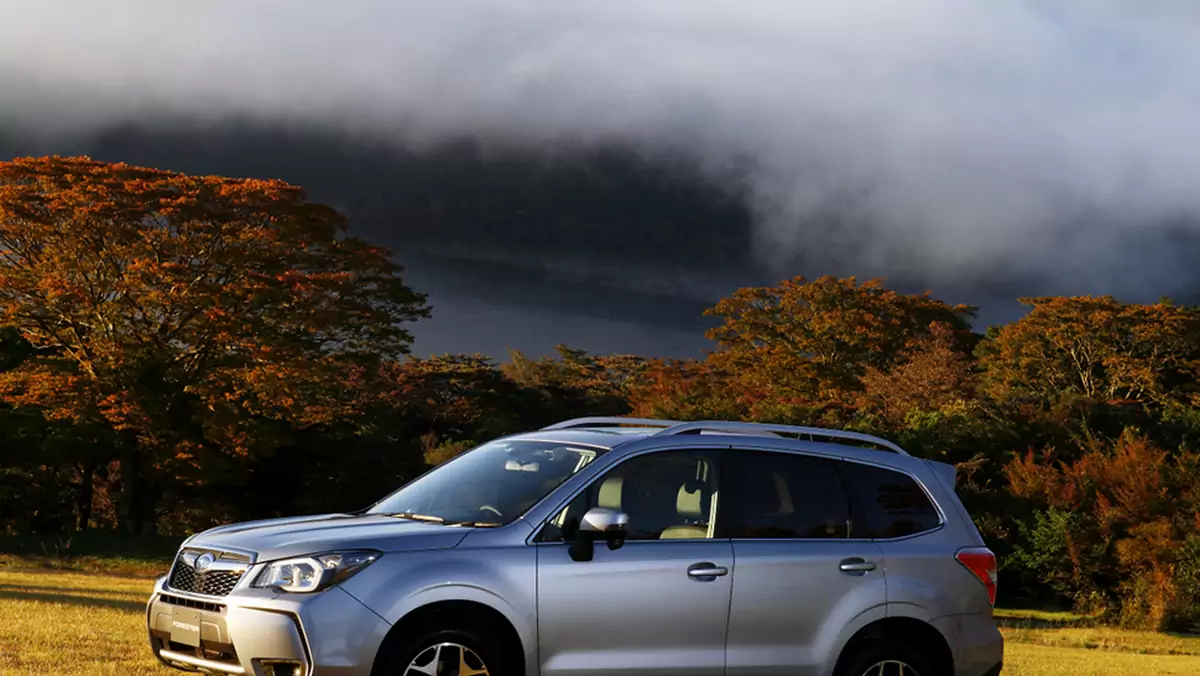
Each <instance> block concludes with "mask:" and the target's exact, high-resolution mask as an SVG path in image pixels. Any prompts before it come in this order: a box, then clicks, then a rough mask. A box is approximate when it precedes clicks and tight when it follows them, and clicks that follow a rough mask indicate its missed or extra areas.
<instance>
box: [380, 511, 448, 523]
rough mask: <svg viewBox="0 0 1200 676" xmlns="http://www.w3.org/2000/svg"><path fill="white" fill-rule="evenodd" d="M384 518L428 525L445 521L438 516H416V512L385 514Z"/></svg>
mask: <svg viewBox="0 0 1200 676" xmlns="http://www.w3.org/2000/svg"><path fill="white" fill-rule="evenodd" d="M384 516H394V517H398V518H401V519H410V520H412V521H428V522H429V523H441V524H444V523H446V520H445V519H443V518H442V517H440V516H433V515H431V514H417V513H416V512H393V513H391V514H385V515H384Z"/></svg>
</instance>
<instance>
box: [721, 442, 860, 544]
mask: <svg viewBox="0 0 1200 676" xmlns="http://www.w3.org/2000/svg"><path fill="white" fill-rule="evenodd" d="M726 462H727V463H728V467H729V470H730V473H729V477H730V483H731V484H732V486H726V490H725V491H724V492H723V493H724V496H728V498H729V499H728V501H726V500H725V499H723V500H722V503H723V507H724V508H725V509H726V510H728V515H729V517H730V518H729V520H728V522H727V523H728V529H729V536H730V537H733V538H822V539H823V538H845V537H848V536H849V529H850V505H849V499H848V498H847V496H846V492H845V490H844V488H843V486H842V480H841V477H840V476H839V475H838V469H837V462H836V461H834V460H826V459H824V458H814V457H811V456H805V455H793V454H788V453H770V452H759V451H734V452H733V453H732V454H731V455H730V457H729V459H728V460H727V461H726Z"/></svg>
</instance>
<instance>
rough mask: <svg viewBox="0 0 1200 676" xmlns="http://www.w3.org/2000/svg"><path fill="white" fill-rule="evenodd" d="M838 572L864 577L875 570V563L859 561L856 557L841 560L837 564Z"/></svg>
mask: <svg viewBox="0 0 1200 676" xmlns="http://www.w3.org/2000/svg"><path fill="white" fill-rule="evenodd" d="M838 570H840V571H842V572H843V573H857V574H859V575H865V574H866V573H867V572H869V571H872V570H875V562H874V561H867V560H865V559H860V558H858V557H857V556H856V557H854V558H850V559H842V562H841V563H839V564H838Z"/></svg>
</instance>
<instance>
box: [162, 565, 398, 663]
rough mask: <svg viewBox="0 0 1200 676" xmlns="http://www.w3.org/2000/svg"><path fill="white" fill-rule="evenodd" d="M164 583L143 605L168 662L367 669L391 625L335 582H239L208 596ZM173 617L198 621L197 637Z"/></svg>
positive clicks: (192, 623) (185, 621) (188, 623)
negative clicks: (294, 587)
mask: <svg viewBox="0 0 1200 676" xmlns="http://www.w3.org/2000/svg"><path fill="white" fill-rule="evenodd" d="M164 583H165V578H163V579H160V580H158V582H157V583H156V584H155V587H154V593H153V595H152V596H151V597H150V601H149V602H148V603H147V606H146V628H147V632H148V634H149V639H150V649H151V650H152V651H153V652H154V655H155V657H157V658H158V659H159V660H160V661H162V662H163V663H164V664H166V665H167V666H171V667H175V668H177V669H183V670H187V671H201V672H207V673H212V674H232V675H235V676H237V675H242V674H245V675H251V676H293V675H295V676H369V675H370V673H371V666H372V664H373V662H374V660H375V655H376V654H377V653H378V651H379V646H380V644H382V643H383V639H384V637H385V636H386V635H387V632H388V629H389V628H390V626H389V625H388V624H387V623H386V622H384V621H383V620H382V619H381V618H380V617H379V616H378V615H376V614H375V613H373V612H371V610H369V609H368V608H367V607H366V606H364V605H363V604H362V603H360V602H359V601H358V600H357V599H355V598H354V597H353V596H350V594H348V593H346V592H345V591H343V590H342V589H340V588H338V587H334V588H332V589H327V590H325V591H322V592H318V593H316V594H310V595H300V594H280V593H277V592H274V591H272V590H267V589H250V588H246V587H242V588H240V589H237V590H235V591H233V592H232V593H231V594H229V595H228V596H220V597H211V596H200V595H196V594H188V593H181V592H178V591H175V590H173V589H169V588H166V587H165V585H164ZM175 622H180V623H181V624H182V625H183V626H187V625H192V626H196V627H198V628H199V632H198V638H199V640H198V641H190V640H189V639H188V638H187V634H188V632H187V631H183V632H181V631H177V630H176V631H173V629H175V627H173V624H174V623H175ZM180 639H183V641H184V642H180ZM190 643H198V644H199V645H190Z"/></svg>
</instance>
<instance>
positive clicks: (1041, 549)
mask: <svg viewBox="0 0 1200 676" xmlns="http://www.w3.org/2000/svg"><path fill="white" fill-rule="evenodd" d="M1007 474H1008V478H1009V482H1010V486H1011V489H1012V492H1013V494H1014V495H1016V496H1018V497H1022V498H1026V499H1029V500H1032V501H1034V502H1035V503H1037V504H1038V505H1040V506H1041V507H1043V508H1046V510H1047V511H1045V512H1042V513H1041V514H1039V515H1038V518H1037V520H1036V523H1035V525H1034V527H1033V529H1032V533H1031V535H1030V537H1029V540H1030V541H1031V546H1030V548H1029V549H1027V550H1026V551H1024V552H1023V555H1024V556H1025V557H1026V558H1029V559H1031V560H1030V561H1029V564H1030V567H1031V568H1033V569H1035V570H1038V571H1040V573H1041V575H1042V576H1043V577H1044V581H1046V582H1049V583H1051V584H1053V585H1056V586H1057V587H1058V588H1059V590H1060V591H1062V592H1064V593H1066V594H1068V595H1071V596H1073V597H1074V598H1075V600H1076V602H1077V603H1081V604H1083V605H1084V606H1085V607H1084V608H1083V609H1085V610H1093V611H1095V610H1101V611H1109V612H1110V613H1111V614H1112V615H1113V617H1114V618H1119V619H1121V620H1123V621H1124V622H1126V623H1130V624H1136V625H1139V626H1143V627H1146V628H1151V629H1160V630H1161V629H1172V628H1174V629H1178V628H1187V627H1190V626H1191V625H1192V623H1194V622H1196V621H1197V620H1200V568H1198V567H1197V562H1196V554H1197V553H1198V552H1200V502H1198V499H1200V494H1198V493H1197V490H1200V456H1198V455H1197V454H1196V453H1194V452H1189V451H1186V450H1180V451H1178V452H1175V453H1169V452H1167V451H1164V450H1163V449H1160V448H1158V447H1156V446H1155V445H1154V444H1153V443H1151V442H1150V440H1149V439H1148V438H1147V437H1146V436H1145V435H1142V434H1140V433H1138V432H1136V431H1134V430H1132V429H1128V430H1126V431H1125V432H1124V433H1123V434H1122V435H1121V436H1120V437H1119V438H1118V439H1117V440H1116V441H1115V442H1112V443H1111V445H1109V444H1108V443H1105V442H1101V441H1095V440H1094V441H1092V442H1091V443H1090V444H1089V445H1088V448H1087V449H1085V451H1084V453H1083V454H1082V455H1081V456H1079V457H1078V458H1077V459H1075V460H1073V461H1071V462H1060V461H1059V460H1058V459H1057V458H1056V457H1055V454H1054V453H1053V452H1051V451H1047V452H1043V453H1041V454H1036V455H1035V454H1033V453H1027V454H1025V455H1024V456H1021V457H1018V458H1016V459H1015V460H1014V461H1013V462H1012V463H1011V464H1010V465H1009V466H1008V468H1007ZM1088 605H1099V607H1098V608H1097V607H1093V608H1088V607H1087V606H1088Z"/></svg>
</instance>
